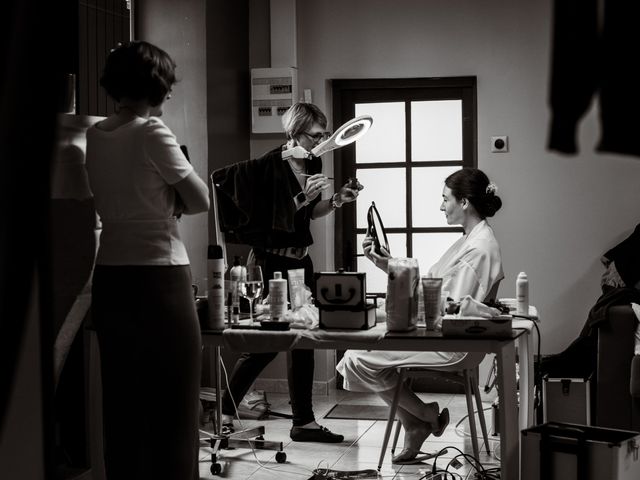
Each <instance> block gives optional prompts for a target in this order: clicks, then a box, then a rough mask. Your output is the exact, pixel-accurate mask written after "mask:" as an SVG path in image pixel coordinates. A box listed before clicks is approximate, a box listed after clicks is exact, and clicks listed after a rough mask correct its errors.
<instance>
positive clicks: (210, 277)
mask: <svg viewBox="0 0 640 480" xmlns="http://www.w3.org/2000/svg"><path fill="white" fill-rule="evenodd" d="M207 303H208V307H209V308H208V310H209V316H208V320H209V323H208V325H207V327H208V328H210V329H212V330H222V329H224V327H225V324H224V258H222V247H221V246H220V245H209V249H208V251H207Z"/></svg>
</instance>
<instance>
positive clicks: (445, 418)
mask: <svg viewBox="0 0 640 480" xmlns="http://www.w3.org/2000/svg"><path fill="white" fill-rule="evenodd" d="M449 420H451V419H450V418H449V409H448V408H443V409H442V411H441V412H440V415H438V429H437V430H434V431H433V432H432V433H433V435H434V436H435V437H439V436H441V435H442V434H443V433H444V430H445V428H447V425H449Z"/></svg>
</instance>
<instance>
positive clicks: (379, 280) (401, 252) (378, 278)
mask: <svg viewBox="0 0 640 480" xmlns="http://www.w3.org/2000/svg"><path fill="white" fill-rule="evenodd" d="M387 237H389V248H390V249H391V253H392V254H393V256H394V257H406V256H407V236H406V235H405V234H403V233H393V234H390V235H387ZM363 240H364V235H363V234H360V235H357V242H358V249H357V251H358V254H362V253H363V252H362V241H363ZM357 268H358V272H365V273H366V274H367V293H380V292H386V291H387V274H386V273H384V272H383V271H382V270H380V269H379V268H378V267H376V266H375V265H374V264H373V262H371V261H370V260H369V259H368V258H366V257H358V265H357Z"/></svg>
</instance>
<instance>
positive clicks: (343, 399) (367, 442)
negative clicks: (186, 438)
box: [200, 391, 499, 480]
mask: <svg viewBox="0 0 640 480" xmlns="http://www.w3.org/2000/svg"><path fill="white" fill-rule="evenodd" d="M420 396H421V397H422V399H423V400H424V401H425V402H430V401H437V402H438V403H439V404H440V408H443V407H448V408H449V410H450V412H451V423H450V424H449V427H448V428H447V430H446V431H445V432H444V434H443V435H442V436H441V437H440V438H437V439H436V438H434V437H430V438H429V439H428V440H427V442H426V443H425V444H424V445H423V447H422V450H423V451H428V452H435V451H438V450H440V449H442V448H444V447H456V448H458V449H460V450H461V451H463V452H464V453H467V454H472V453H473V452H472V447H471V440H470V437H469V433H468V430H469V426H468V422H467V420H464V421H463V422H462V423H460V425H459V426H457V427H456V424H458V422H459V421H460V420H461V419H463V417H465V416H466V414H467V409H466V403H465V399H464V395H451V394H421V395H420ZM268 400H269V402H270V403H271V408H272V410H273V411H276V412H283V413H288V412H290V409H289V404H288V402H289V398H288V396H287V395H283V394H268ZM338 402H339V403H352V404H356V405H364V404H366V405H383V402H382V401H381V400H379V398H378V397H377V396H376V395H375V394H362V393H351V392H345V391H337V392H334V393H332V394H330V395H327V396H317V397H314V409H315V412H316V416H317V418H318V421H319V423H320V424H322V425H324V426H326V427H327V428H329V429H330V430H332V431H333V432H336V433H341V434H343V435H344V437H345V440H344V442H342V443H339V444H318V443H296V442H291V439H290V438H289V429H290V428H291V420H288V419H281V418H276V417H272V418H270V419H269V420H265V421H252V420H245V421H243V425H244V426H245V427H250V426H254V425H265V428H266V434H265V439H266V440H275V441H281V442H283V443H284V451H285V453H286V455H287V459H286V462H285V463H282V464H279V463H277V462H276V461H275V452H274V451H269V450H255V451H251V450H249V449H234V450H222V451H221V452H220V453H219V454H218V462H219V463H220V464H221V466H222V473H220V475H216V476H214V475H212V474H211V473H210V466H211V455H210V453H211V449H210V448H209V447H206V446H203V447H202V448H201V449H200V477H201V479H212V478H214V479H215V478H232V479H251V480H260V479H267V480H268V479H274V480H275V479H278V480H284V479H300V480H307V479H309V478H310V477H312V475H313V473H312V471H313V470H314V469H316V468H331V469H334V470H362V469H373V470H376V469H377V464H378V457H379V455H380V447H381V445H382V438H383V436H384V430H385V427H386V421H380V420H378V421H374V420H339V419H325V418H323V417H324V415H325V414H326V413H327V412H328V411H329V410H330V409H331V408H332V407H333V406H334V405H335V404H336V403H338ZM490 405H491V404H490V403H489V402H487V403H485V409H488V410H485V418H486V420H487V426H488V429H489V443H490V446H489V447H490V451H491V454H490V455H489V454H487V453H486V449H485V448H483V441H482V439H480V440H479V445H480V449H481V450H482V451H483V453H482V454H481V458H480V459H479V460H480V462H482V465H483V467H484V468H493V467H498V466H499V459H498V458H497V457H496V456H494V453H493V452H495V451H496V450H497V451H498V452H499V441H498V438H499V437H493V436H492V435H491V409H490V408H489V407H490ZM476 423H478V422H476ZM478 432H479V424H478ZM479 435H480V433H479ZM402 441H403V439H402V434H400V439H399V441H398V450H396V453H398V452H399V450H400V449H401V448H402ZM457 454H458V452H457V451H455V450H454V449H453V448H449V450H448V453H446V454H444V455H442V456H440V457H439V458H438V461H437V467H438V468H441V469H444V468H446V467H447V464H449V462H450V461H451V460H452V458H453V457H454V456H455V455H457ZM498 455H499V453H498ZM461 460H462V462H463V465H462V466H461V467H460V468H459V469H457V470H456V469H453V467H449V470H453V471H454V472H456V473H457V474H459V476H457V477H456V478H474V473H475V470H474V469H473V468H471V467H470V465H469V463H468V462H466V461H464V460H463V459H461ZM431 467H432V462H430V461H425V462H423V463H420V464H417V465H394V464H392V463H391V454H390V451H389V450H388V451H387V455H386V456H385V461H384V464H383V466H382V469H381V471H380V473H379V475H378V477H377V478H380V479H385V480H387V479H388V480H392V479H394V480H404V479H415V480H417V479H420V478H427V479H428V478H430V477H429V476H426V477H425V474H426V473H429V472H431ZM374 478H375V477H374ZM449 478H453V477H449Z"/></svg>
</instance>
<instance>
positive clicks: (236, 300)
mask: <svg viewBox="0 0 640 480" xmlns="http://www.w3.org/2000/svg"><path fill="white" fill-rule="evenodd" d="M246 272H247V269H246V268H245V267H243V266H242V260H241V257H239V256H238V255H236V256H234V257H233V267H231V270H229V279H230V280H231V281H232V282H235V283H233V285H234V286H235V288H234V291H233V292H232V293H231V323H238V321H239V320H240V295H239V289H240V287H239V285H238V284H239V283H240V282H242V281H243V280H245V279H246V278H247V273H246ZM243 273H244V278H243Z"/></svg>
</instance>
